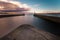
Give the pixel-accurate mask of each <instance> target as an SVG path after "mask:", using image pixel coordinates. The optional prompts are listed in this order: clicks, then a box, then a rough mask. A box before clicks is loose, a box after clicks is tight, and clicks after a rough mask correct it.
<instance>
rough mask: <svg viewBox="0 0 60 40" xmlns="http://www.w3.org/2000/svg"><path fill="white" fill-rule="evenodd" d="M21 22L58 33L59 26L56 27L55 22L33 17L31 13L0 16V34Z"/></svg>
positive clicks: (9, 30) (5, 32) (7, 31)
mask: <svg viewBox="0 0 60 40" xmlns="http://www.w3.org/2000/svg"><path fill="white" fill-rule="evenodd" d="M22 24H30V25H33V26H35V27H37V28H39V29H43V30H45V31H48V32H51V33H53V34H58V35H59V34H60V33H59V28H58V27H57V28H56V26H58V25H57V24H56V23H51V22H48V21H45V20H43V19H40V18H37V17H34V16H33V15H25V16H16V17H5V18H0V36H3V35H5V34H7V33H9V32H11V31H12V30H14V29H15V28H17V27H19V26H20V25H22Z"/></svg>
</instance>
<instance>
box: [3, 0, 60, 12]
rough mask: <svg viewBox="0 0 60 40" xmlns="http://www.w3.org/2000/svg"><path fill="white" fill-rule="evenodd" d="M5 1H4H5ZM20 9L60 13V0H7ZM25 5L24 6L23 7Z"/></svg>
mask: <svg viewBox="0 0 60 40" xmlns="http://www.w3.org/2000/svg"><path fill="white" fill-rule="evenodd" d="M3 1H4V0H3ZM5 1H11V2H12V3H15V4H17V5H18V6H20V7H25V8H31V11H30V12H34V11H35V12H60V0H5ZM22 5H23V6H22Z"/></svg>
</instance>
